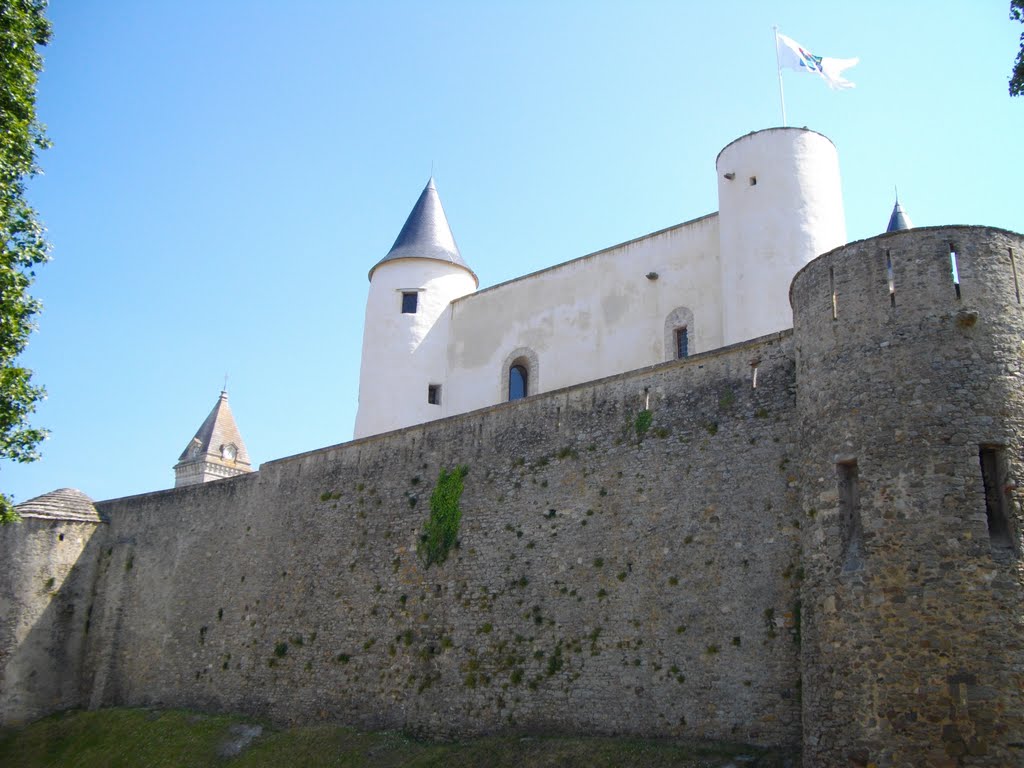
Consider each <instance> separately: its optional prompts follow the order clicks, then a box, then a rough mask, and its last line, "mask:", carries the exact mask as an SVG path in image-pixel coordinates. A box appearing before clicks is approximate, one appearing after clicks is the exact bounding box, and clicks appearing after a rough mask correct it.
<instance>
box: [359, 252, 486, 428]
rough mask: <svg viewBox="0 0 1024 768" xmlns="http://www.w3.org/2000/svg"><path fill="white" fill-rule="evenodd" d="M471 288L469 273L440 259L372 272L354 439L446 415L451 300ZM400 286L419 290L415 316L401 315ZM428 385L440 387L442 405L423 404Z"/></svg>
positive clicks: (394, 264)
mask: <svg viewBox="0 0 1024 768" xmlns="http://www.w3.org/2000/svg"><path fill="white" fill-rule="evenodd" d="M474 290H476V280H475V279H474V277H473V276H472V274H470V273H469V272H468V271H467V270H465V269H463V268H462V267H458V266H455V265H453V264H445V263H443V262H440V261H431V260H427V259H399V260H397V261H388V262H385V263H383V264H381V265H380V266H378V267H377V268H376V269H375V270H374V272H373V279H372V280H371V281H370V293H369V296H368V297H367V300H366V320H365V322H364V324H363V359H362V365H361V368H360V373H359V409H358V411H357V412H356V425H355V437H357V438H359V437H365V436H366V435H374V434H377V433H380V432H387V431H390V430H392V429H400V428H401V427H406V426H409V425H410V424H420V423H422V422H424V421H430V420H431V419H436V418H440V417H441V416H442V415H446V413H445V406H446V401H447V399H448V396H449V394H448V386H447V384H446V379H447V368H446V354H445V350H446V348H447V342H448V323H449V318H450V315H451V310H450V304H451V301H452V300H453V299H456V298H458V297H459V296H464V295H465V294H467V293H471V292H472V291H474ZM404 291H418V294H419V302H418V306H417V311H416V313H415V314H403V313H402V293H403V292H404ZM429 384H441V385H442V388H441V405H440V406H437V405H431V404H429V403H428V402H427V386H428V385H429Z"/></svg>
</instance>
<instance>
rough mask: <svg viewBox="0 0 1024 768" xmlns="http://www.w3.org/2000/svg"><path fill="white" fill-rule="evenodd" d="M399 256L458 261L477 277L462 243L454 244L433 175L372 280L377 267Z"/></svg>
mask: <svg viewBox="0 0 1024 768" xmlns="http://www.w3.org/2000/svg"><path fill="white" fill-rule="evenodd" d="M398 259H431V260H433V261H443V262H445V263H446V264H455V265H456V266H459V267H462V268H463V269H465V270H466V271H467V272H469V273H470V274H471V275H473V279H474V280H476V275H475V274H473V270H472V269H470V268H469V265H468V264H466V262H465V261H463V260H462V254H461V253H459V246H458V245H456V244H455V236H454V235H453V234H452V229H451V227H450V226H448V217H447V216H445V214H444V207H443V206H442V205H441V198H440V196H439V195H438V194H437V187H436V186H435V185H434V177H433V176H431V177H430V180H429V181H428V182H427V186H426V187H424V188H423V192H422V193H421V194H420V198H419V200H417V201H416V205H414V206H413V207H412V212H410V213H409V218H407V219H406V220H405V226H403V227H402V231H401V232H399V233H398V238H397V239H396V240H395V244H394V245H392V246H391V250H390V251H388V254H387V256H385V257H384V258H383V259H381V260H380V261H378V262H377V263H376V264H374V266H373V269H371V270H370V279H371V280H372V279H373V273H374V270H376V269H377V267H379V266H380V265H381V264H384V263H386V262H389V261H397V260H398ZM477 284H479V280H477Z"/></svg>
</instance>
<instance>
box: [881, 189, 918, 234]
mask: <svg viewBox="0 0 1024 768" xmlns="http://www.w3.org/2000/svg"><path fill="white" fill-rule="evenodd" d="M913 227H914V224H913V222H911V221H910V217H909V216H908V215H907V214H906V212H905V211H904V210H903V206H901V205H900V199H899V198H898V197H897V198H896V205H894V206H893V207H892V215H891V216H890V217H889V226H888V227H886V230H885V231H886V232H900V231H901V230H904V229H913Z"/></svg>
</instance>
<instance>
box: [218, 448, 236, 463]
mask: <svg viewBox="0 0 1024 768" xmlns="http://www.w3.org/2000/svg"><path fill="white" fill-rule="evenodd" d="M220 455H221V456H222V457H223V458H225V459H227V460H228V461H234V460H235V456H237V455H238V449H237V448H235V446H233V445H225V446H222V447H221V449H220Z"/></svg>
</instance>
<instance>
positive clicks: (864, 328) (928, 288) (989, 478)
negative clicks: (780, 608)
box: [791, 227, 1024, 766]
mask: <svg viewBox="0 0 1024 768" xmlns="http://www.w3.org/2000/svg"><path fill="white" fill-rule="evenodd" d="M1022 255H1024V236H1021V235H1019V234H1014V233H1011V232H1006V231H1003V230H996V229H990V228H985V227H929V228H921V229H913V230H907V231H902V232H895V233H893V234H888V235H882V236H880V237H876V238H872V239H870V240H864V241H860V242H857V243H853V244H850V245H848V246H844V247H841V248H837V249H835V250H833V251H831V252H830V253H827V254H825V255H823V256H821V257H820V258H818V259H816V260H815V261H813V262H811V263H810V264H809V265H807V266H806V267H805V268H804V269H803V270H801V271H800V272H799V273H798V274H797V275H796V277H795V278H794V280H793V285H792V292H791V298H792V307H793V316H794V341H795V345H796V354H797V408H798V413H799V418H800V429H801V437H800V439H801V443H802V444H801V452H802V453H803V456H804V466H803V470H802V473H803V474H802V478H801V481H802V482H801V489H802V491H801V492H802V506H803V516H802V519H801V521H800V522H801V537H802V549H803V557H802V562H803V568H804V574H803V576H804V581H803V590H802V600H801V605H802V609H801V611H800V612H799V614H798V620H799V627H800V634H801V638H802V644H801V665H802V679H803V712H804V714H803V720H804V764H805V765H808V766H811V765H813V766H819V765H837V766H838V765H873V764H874V765H879V766H903V765H913V766H946V765H969V766H1008V765H1020V764H1021V762H1022V760H1024V619H1022V613H1021V605H1024V567H1022V565H1024V561H1022V559H1021V533H1022V531H1024V519H1022V515H1021V503H1020V502H1021V492H1020V491H1019V490H1018V489H1017V484H1018V483H1019V482H1021V481H1022V480H1024V461H1022V459H1024V357H1022V355H1021V340H1022V338H1024V314H1022V306H1021V295H1020V294H1021V287H1022V286H1021V285H1020V278H1019V277H1018V271H1019V269H1018V268H1019V265H1020V259H1021V257H1022Z"/></svg>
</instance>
